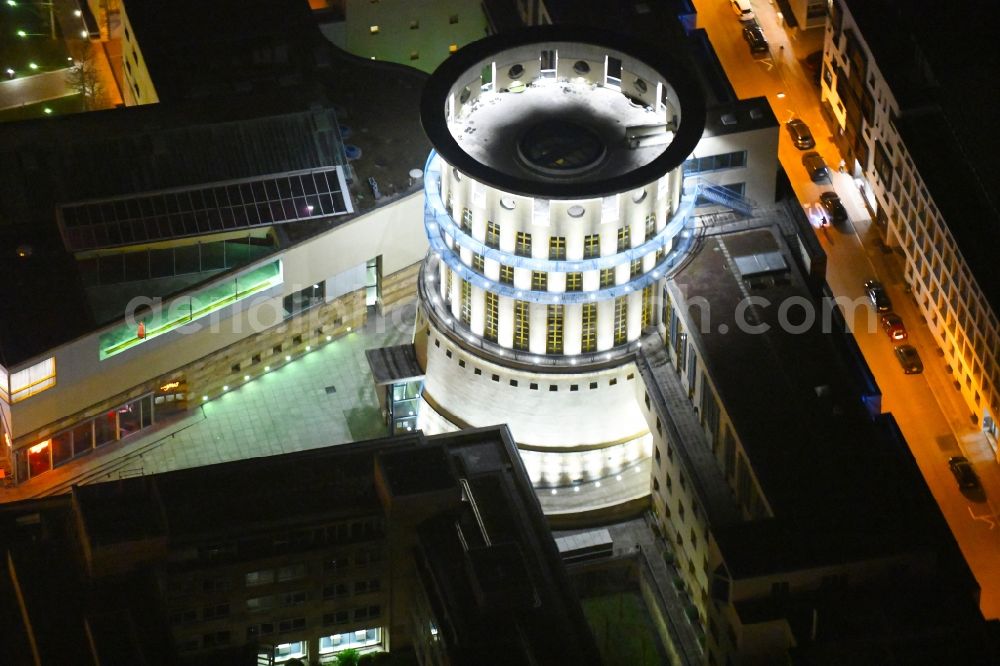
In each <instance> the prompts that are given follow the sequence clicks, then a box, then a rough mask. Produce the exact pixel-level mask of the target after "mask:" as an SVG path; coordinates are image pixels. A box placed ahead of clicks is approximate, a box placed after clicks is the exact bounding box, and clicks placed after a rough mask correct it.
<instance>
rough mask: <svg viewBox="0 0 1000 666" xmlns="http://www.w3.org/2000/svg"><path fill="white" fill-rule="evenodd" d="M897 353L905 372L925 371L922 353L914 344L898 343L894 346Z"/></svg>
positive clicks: (897, 358)
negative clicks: (921, 358) (921, 357)
mask: <svg viewBox="0 0 1000 666" xmlns="http://www.w3.org/2000/svg"><path fill="white" fill-rule="evenodd" d="M892 351H893V352H894V353H895V354H896V360H897V361H899V364H900V365H901V366H903V372H905V373H906V374H908V375H919V374H920V373H921V372H923V371H924V364H923V362H922V361H921V360H920V354H919V353H917V348H916V347H914V346H913V345H896V346H895V347H893V348H892Z"/></svg>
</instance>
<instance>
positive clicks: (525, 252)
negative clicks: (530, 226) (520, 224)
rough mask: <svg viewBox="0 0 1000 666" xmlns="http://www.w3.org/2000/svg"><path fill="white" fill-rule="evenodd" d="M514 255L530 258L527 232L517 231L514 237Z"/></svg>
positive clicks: (529, 235) (529, 238)
mask: <svg viewBox="0 0 1000 666" xmlns="http://www.w3.org/2000/svg"><path fill="white" fill-rule="evenodd" d="M514 254H516V255H518V256H521V257H530V256H531V234H530V233H528V232H527V231H518V232H517V234H516V236H515V237H514Z"/></svg>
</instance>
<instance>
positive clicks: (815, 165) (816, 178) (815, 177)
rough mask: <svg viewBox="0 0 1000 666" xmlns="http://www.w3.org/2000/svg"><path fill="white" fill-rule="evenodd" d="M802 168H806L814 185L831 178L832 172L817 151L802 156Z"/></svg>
mask: <svg viewBox="0 0 1000 666" xmlns="http://www.w3.org/2000/svg"><path fill="white" fill-rule="evenodd" d="M802 166H804V167H805V168H806V171H807V172H808V173H809V179H810V180H812V182H814V183H818V182H820V181H822V180H827V179H829V178H830V170H829V169H827V168H826V162H824V161H823V157H822V156H821V155H820V154H819V153H817V152H815V151H813V152H810V153H806V154H805V155H803V156H802Z"/></svg>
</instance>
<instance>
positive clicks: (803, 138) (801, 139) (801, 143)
mask: <svg viewBox="0 0 1000 666" xmlns="http://www.w3.org/2000/svg"><path fill="white" fill-rule="evenodd" d="M785 129H787V130H788V133H789V134H790V135H791V136H792V143H794V144H795V147H796V148H798V149H799V150H809V149H810V148H815V147H816V140H815V139H813V135H812V132H810V131H809V125H806V124H805V123H804V122H802V121H801V120H799V119H798V118H792V119H791V120H789V121H788V122H787V123H785Z"/></svg>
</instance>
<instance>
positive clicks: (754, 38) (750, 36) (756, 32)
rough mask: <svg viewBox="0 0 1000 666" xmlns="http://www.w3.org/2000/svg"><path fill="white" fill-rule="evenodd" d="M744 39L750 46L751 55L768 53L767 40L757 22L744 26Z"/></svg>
mask: <svg viewBox="0 0 1000 666" xmlns="http://www.w3.org/2000/svg"><path fill="white" fill-rule="evenodd" d="M743 39H745V40H746V41H747V44H749V45H750V53H767V39H765V38H764V31H763V30H761V29H760V24H758V23H757V22H756V21H754V22H753V23H750V24H749V25H746V26H744V28H743Z"/></svg>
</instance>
